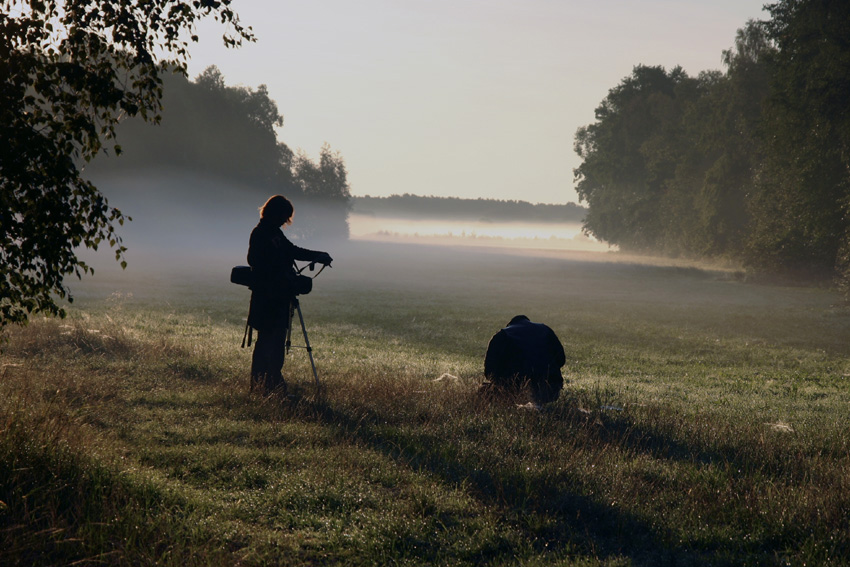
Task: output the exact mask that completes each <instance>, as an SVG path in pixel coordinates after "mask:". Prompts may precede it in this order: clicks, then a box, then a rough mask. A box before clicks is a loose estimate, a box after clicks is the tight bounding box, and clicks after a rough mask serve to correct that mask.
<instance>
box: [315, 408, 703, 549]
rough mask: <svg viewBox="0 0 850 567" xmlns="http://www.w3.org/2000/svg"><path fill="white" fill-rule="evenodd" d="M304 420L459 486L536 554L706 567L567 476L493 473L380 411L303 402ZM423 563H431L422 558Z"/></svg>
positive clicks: (445, 442)
mask: <svg viewBox="0 0 850 567" xmlns="http://www.w3.org/2000/svg"><path fill="white" fill-rule="evenodd" d="M300 411H301V412H302V416H301V417H302V418H304V419H306V420H311V419H316V420H318V421H320V422H322V423H323V424H326V425H330V426H333V427H336V428H338V429H339V430H340V432H341V434H343V435H345V436H346V437H350V438H354V439H357V440H358V441H360V442H362V443H364V444H365V445H367V446H368V447H370V448H372V449H374V450H376V451H378V452H380V453H382V454H384V455H386V456H387V457H389V458H391V459H394V460H396V461H398V462H400V463H402V464H404V465H405V466H408V467H410V468H411V469H413V470H415V471H419V472H426V473H428V474H430V475H435V476H436V477H438V478H440V479H441V480H442V481H443V482H444V483H446V484H448V485H451V486H455V487H460V486H463V487H465V490H467V491H468V492H470V493H471V494H472V495H473V496H475V497H476V498H477V499H478V500H479V501H480V502H481V503H482V504H483V505H484V506H486V507H488V508H495V509H496V510H498V512H499V515H500V516H501V517H502V518H503V520H504V521H506V522H507V523H509V524H510V525H511V526H512V527H513V528H514V529H515V530H519V531H520V532H521V533H523V534H524V539H525V541H526V542H528V544H529V546H530V547H532V548H533V549H534V550H535V551H536V552H538V553H545V552H554V553H556V554H558V553H559V552H560V554H569V555H574V554H582V555H589V556H593V557H597V558H599V559H600V560H614V561H616V560H617V559H619V558H622V557H628V558H629V559H631V561H632V562H633V564H638V565H664V564H671V565H672V564H679V563H682V562H683V561H684V562H685V563H689V564H701V563H702V561H701V560H700V555H699V554H698V553H696V552H691V551H690V550H686V549H678V548H675V547H671V544H670V539H671V535H670V534H668V533H663V532H661V531H659V529H658V528H657V527H654V526H651V525H649V524H648V523H647V522H646V521H644V520H643V519H641V518H639V517H638V516H636V515H634V514H631V513H629V512H626V511H624V510H623V509H621V508H619V507H617V506H614V505H612V504H609V503H607V502H604V501H602V500H601V499H600V498H597V497H594V496H592V495H591V493H592V489H591V488H590V487H588V486H585V485H584V484H583V481H582V480H581V479H580V478H579V477H578V476H577V475H574V474H572V473H570V472H569V471H561V472H559V473H558V474H557V475H555V476H552V475H550V474H547V473H542V472H541V473H535V472H531V471H528V470H525V469H522V470H520V469H517V468H515V467H514V468H511V467H505V468H502V469H496V470H493V469H492V468H488V467H487V466H486V464H485V463H483V462H482V461H481V460H479V459H478V458H477V457H476V456H475V455H469V454H467V455H464V454H462V453H461V452H460V451H458V449H457V447H456V444H455V442H454V441H453V440H452V439H447V438H445V437H444V436H440V435H438V434H435V433H428V432H425V431H422V430H415V429H414V430H409V429H408V430H405V429H404V428H402V427H397V426H394V425H392V424H388V423H386V422H385V420H384V419H383V418H382V417H381V416H379V415H377V414H375V413H366V414H363V413H360V412H358V414H357V415H355V414H354V413H353V412H352V413H349V412H345V411H340V410H338V409H335V408H333V407H331V406H330V405H329V404H328V403H326V402H325V401H323V400H321V399H314V400H310V401H306V400H305V401H303V403H302V404H301V409H300ZM512 551H514V552H515V551H516V550H506V549H492V550H490V553H492V555H491V556H481V557H476V558H475V560H476V562H485V563H486V562H487V561H488V560H496V559H499V558H501V559H504V557H505V554H511V552H512ZM421 559H427V557H423V558H421Z"/></svg>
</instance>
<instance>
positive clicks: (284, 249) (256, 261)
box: [248, 219, 326, 331]
mask: <svg viewBox="0 0 850 567" xmlns="http://www.w3.org/2000/svg"><path fill="white" fill-rule="evenodd" d="M323 256H326V254H325V253H324V252H317V251H314V250H307V249H306V248H301V247H299V246H296V245H294V244H293V243H292V242H290V241H289V240H288V239H287V238H286V237H285V236H284V235H283V231H282V230H281V229H280V227H279V226H276V225H275V224H274V223H271V222H268V221H266V220H264V219H263V220H260V222H259V224H258V225H257V226H256V227H255V228H254V230H253V231H252V232H251V240H250V243H249V245H248V265H249V266H251V270H252V271H253V273H254V278H255V283H254V285H253V287H252V288H251V289H252V293H251V308H250V310H249V312H248V324H249V325H250V326H251V327H253V328H255V329H257V330H258V331H263V330H266V329H268V328H270V327H272V326H274V325H276V324H281V323H284V324H285V323H287V322H288V321H289V303H290V301H291V300H292V298H293V297H294V295H295V294H294V293H292V290H291V288H290V282H291V281H292V278H294V276H295V268H294V262H295V260H302V261H308V262H312V261H317V260H319V259H320V258H322V257H323Z"/></svg>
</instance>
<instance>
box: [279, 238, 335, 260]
mask: <svg viewBox="0 0 850 567" xmlns="http://www.w3.org/2000/svg"><path fill="white" fill-rule="evenodd" d="M289 244H290V246H292V248H291V249H290V250H291V252H292V257H293V258H294V259H295V260H300V261H302V262H318V263H319V264H330V263H331V262H333V258H331V255H330V254H328V253H327V252H320V251H318V250H308V249H306V248H301V247H300V246H296V245H294V244H292V243H291V242H290V243H289Z"/></svg>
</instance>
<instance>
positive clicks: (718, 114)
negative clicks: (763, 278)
mask: <svg viewBox="0 0 850 567" xmlns="http://www.w3.org/2000/svg"><path fill="white" fill-rule="evenodd" d="M765 9H766V10H767V11H768V12H769V14H770V18H769V19H767V20H764V21H756V20H751V21H748V22H747V23H746V25H745V26H744V27H743V28H742V29H740V30H738V32H737V35H736V38H735V44H734V47H732V48H731V49H729V50H727V51H724V52H723V53H722V62H723V64H724V67H725V72H721V71H704V72H701V73H699V74H698V75H697V76H696V77H692V76H689V75H688V74H687V73H685V71H684V70H682V69H681V68H680V67H676V68H674V69H672V70H670V71H667V70H666V69H664V68H663V67H652V66H644V65H638V66H636V67H635V68H634V69H633V71H632V74H631V75H629V76H628V77H626V78H624V79H623V80H622V82H621V83H620V84H619V85H617V86H616V87H614V88H612V89H611V90H610V91H609V92H608V95H607V96H606V98H605V99H604V100H603V101H602V103H601V104H600V105H599V106H598V107H597V108H596V111H595V117H596V120H595V122H594V123H592V124H590V125H588V126H584V127H582V128H579V129H578V131H577V133H576V137H575V151H576V153H577V154H578V155H579V157H580V158H581V159H582V162H581V164H580V165H579V167H578V168H576V169H575V170H574V174H575V179H576V182H577V187H576V189H577V192H578V194H579V197H580V199H581V201H583V202H586V203H587V205H588V212H587V216H586V218H585V223H584V227H585V229H586V231H587V232H589V233H590V234H592V235H593V236H595V237H597V238H599V239H601V240H604V241H607V242H609V243H611V244H616V245H618V246H619V247H620V248H621V249H624V250H632V251H643V252H661V253H666V254H671V255H685V256H692V257H726V258H732V259H736V260H739V261H741V262H743V263H744V264H745V265H746V266H748V267H750V268H751V269H753V270H755V271H757V272H762V273H765V272H772V273H779V274H786V275H796V276H806V277H812V276H815V277H824V276H826V277H837V278H838V280H839V282H842V285H845V286H846V285H847V284H848V283H850V42H848V39H847V38H848V35H847V30H848V29H850V3H848V2H846V1H844V0H781V1H779V2H777V3H774V4H770V5H767V6H765Z"/></svg>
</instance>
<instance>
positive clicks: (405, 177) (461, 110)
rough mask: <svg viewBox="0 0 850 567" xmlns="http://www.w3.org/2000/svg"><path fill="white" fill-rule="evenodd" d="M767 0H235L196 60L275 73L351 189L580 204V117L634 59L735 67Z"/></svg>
mask: <svg viewBox="0 0 850 567" xmlns="http://www.w3.org/2000/svg"><path fill="white" fill-rule="evenodd" d="M763 4H764V0H641V1H638V0H524V1H521V2H520V1H517V0H515V1H507V0H451V1H448V0H359V1H352V0H289V1H285V2H281V1H280V0H234V2H233V7H234V8H235V10H236V11H237V12H238V13H239V15H240V17H241V20H242V23H243V24H245V25H249V26H251V27H252V28H253V30H254V33H255V35H256V36H257V42H256V43H254V44H246V45H244V46H243V47H242V48H240V49H235V50H234V49H225V48H224V47H223V46H222V45H221V41H220V36H221V32H222V30H223V28H222V27H221V26H220V25H219V24H214V23H212V22H209V23H205V24H203V25H202V26H201V27H200V28H199V30H198V31H199V32H200V35H201V42H200V43H199V44H193V45H192V46H191V47H190V52H191V54H192V58H191V60H190V61H189V74H190V77H191V78H194V77H196V76H197V75H198V74H199V73H200V72H201V71H203V70H204V69H205V68H206V67H208V66H209V65H217V66H218V67H219V69H221V71H222V73H223V74H224V77H225V80H226V82H227V84H229V85H243V86H247V87H251V88H256V87H257V86H259V85H261V84H265V85H267V86H268V89H269V94H270V96H271V98H272V99H273V100H275V101H276V102H277V105H278V109H279V111H280V113H281V114H282V115H283V117H284V125H283V127H282V128H281V129H280V130H279V131H278V139H279V140H281V141H283V142H285V143H286V144H287V145H289V146H290V148H292V149H293V150H298V149H303V150H304V151H305V152H307V154H309V155H310V156H312V157H313V158H316V157H317V156H318V153H319V148H320V147H321V146H322V144H323V143H324V142H327V143H329V144H330V145H331V147H332V148H333V149H334V150H337V151H339V152H340V153H341V155H342V157H343V159H344V160H345V164H346V166H347V168H348V179H349V182H350V184H351V190H352V194H354V195H372V196H387V195H391V194H402V193H412V194H415V195H436V196H444V197H462V198H473V199H475V198H493V199H515V200H523V201H530V202H532V203H566V202H570V201H572V202H578V197H577V195H576V193H575V190H574V183H573V173H572V171H573V169H574V168H575V167H577V166H578V165H579V163H580V162H579V159H578V157H577V156H576V155H575V152H574V151H573V138H574V135H575V132H576V129H577V128H579V127H580V126H584V125H587V124H590V123H591V122H593V119H594V117H593V111H594V109H595V108H596V107H597V106H598V105H599V103H600V102H601V101H602V99H603V98H605V96H606V95H607V93H608V90H609V89H611V88H613V87H615V86H616V85H618V84H619V83H620V82H621V81H622V79H623V78H624V77H626V76H628V75H630V74H631V72H632V68H633V67H634V66H635V65H638V64H643V65H662V66H664V67H665V68H667V69H668V70H669V69H671V68H673V67H674V66H676V65H681V66H682V67H683V68H684V69H685V71H687V72H688V74H690V75H692V76H696V75H697V74H698V73H699V72H700V71H705V70H709V69H722V65H721V64H720V57H721V52H722V51H723V50H724V49H728V48H730V47H731V46H732V45H733V44H734V39H735V32H736V30H737V29H738V28H741V27H743V25H744V24H745V22H746V21H747V20H748V19H751V18H752V19H767V18H768V13H767V12H766V11H763V10H762V6H763Z"/></svg>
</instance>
